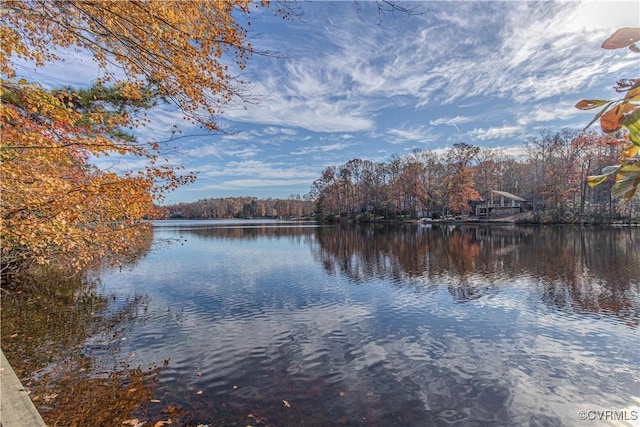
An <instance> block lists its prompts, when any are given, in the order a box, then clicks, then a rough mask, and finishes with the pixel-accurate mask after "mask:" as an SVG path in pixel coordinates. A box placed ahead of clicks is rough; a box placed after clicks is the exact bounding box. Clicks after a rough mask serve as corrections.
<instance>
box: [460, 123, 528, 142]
mask: <svg viewBox="0 0 640 427" xmlns="http://www.w3.org/2000/svg"><path fill="white" fill-rule="evenodd" d="M521 132H522V128H520V127H517V126H502V127H490V128H486V129H480V128H475V129H474V130H472V131H471V132H467V135H469V136H471V137H472V138H476V139H480V140H487V139H502V138H508V137H512V136H514V135H518V134H519V133H521Z"/></svg>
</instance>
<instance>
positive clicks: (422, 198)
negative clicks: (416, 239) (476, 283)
mask: <svg viewBox="0 0 640 427" xmlns="http://www.w3.org/2000/svg"><path fill="white" fill-rule="evenodd" d="M619 156H620V154H619V147H618V144H616V143H615V140H614V139H612V138H611V137H609V136H606V135H602V134H599V133H596V132H581V131H577V130H571V129H562V130H560V131H556V132H552V131H548V130H543V131H541V132H540V134H539V136H537V137H532V138H530V139H528V140H527V141H526V142H525V153H524V155H522V156H519V157H514V156H511V155H508V154H506V153H505V152H504V151H502V150H500V149H491V148H480V147H475V146H472V145H469V144H466V143H457V144H454V145H453V146H452V147H450V148H449V149H447V150H446V151H445V152H444V153H436V152H433V151H428V150H427V151H419V150H414V151H413V152H411V153H410V154H407V155H404V156H398V155H394V156H392V157H391V159H390V160H389V161H387V162H373V161H369V160H361V159H352V160H349V161H348V162H347V163H345V164H343V165H341V166H329V167H327V168H326V169H325V170H324V171H323V173H322V176H321V177H320V178H318V179H317V180H315V181H314V182H313V186H312V190H311V196H312V198H313V199H314V200H315V201H316V213H317V217H318V219H320V220H335V219H338V218H351V219H355V220H363V221H366V220H374V219H394V218H399V217H401V218H417V217H420V216H430V217H433V218H438V217H441V216H444V215H447V214H453V215H466V214H470V213H473V211H472V206H473V205H474V202H475V203H479V202H480V201H481V200H489V198H490V195H491V191H492V190H500V191H507V192H509V193H512V194H514V195H517V196H519V197H521V198H524V199H526V201H527V203H526V205H527V206H528V208H529V209H530V211H531V215H530V220H531V221H554V222H608V221H612V220H625V219H626V220H632V219H637V217H638V215H639V210H640V208H639V206H640V204H639V203H638V197H637V196H636V197H635V198H633V199H632V200H630V201H618V200H615V199H613V198H612V196H611V187H612V185H613V183H614V179H613V178H610V179H609V181H608V182H605V183H603V184H602V185H600V186H598V187H595V188H591V187H590V186H589V185H588V182H587V181H588V180H587V177H588V176H589V175H594V174H598V173H600V170H601V169H602V168H603V167H605V166H607V165H610V164H615V163H616V162H617V161H618V159H619Z"/></svg>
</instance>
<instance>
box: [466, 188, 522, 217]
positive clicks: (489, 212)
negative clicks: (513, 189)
mask: <svg viewBox="0 0 640 427" xmlns="http://www.w3.org/2000/svg"><path fill="white" fill-rule="evenodd" d="M524 202H526V200H525V199H523V198H522V197H518V196H516V195H514V194H511V193H507V192H506V191H498V190H491V195H490V198H489V201H488V202H485V203H480V204H477V205H476V216H477V217H486V218H488V217H491V216H502V215H511V214H515V213H519V212H522V210H523V208H524Z"/></svg>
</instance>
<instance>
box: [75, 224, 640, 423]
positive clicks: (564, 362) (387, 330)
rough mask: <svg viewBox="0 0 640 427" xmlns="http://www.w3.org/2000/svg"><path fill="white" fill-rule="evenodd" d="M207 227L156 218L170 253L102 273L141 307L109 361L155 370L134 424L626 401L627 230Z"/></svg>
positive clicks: (511, 418) (505, 416)
mask: <svg viewBox="0 0 640 427" xmlns="http://www.w3.org/2000/svg"><path fill="white" fill-rule="evenodd" d="M218 224H220V223H203V222H187V221H185V222H167V223H161V224H159V226H158V227H156V228H155V231H154V233H155V239H156V242H162V241H172V242H174V243H175V242H176V241H179V242H180V244H169V245H161V246H158V247H157V249H155V250H153V251H151V252H150V253H149V254H148V255H147V256H146V257H145V258H143V259H141V260H140V261H139V263H138V264H137V265H135V266H131V267H126V268H123V270H122V271H112V272H104V273H103V274H102V276H101V282H102V286H103V291H104V292H105V294H108V295H116V296H117V298H116V300H118V301H119V300H123V296H127V295H129V296H130V295H144V296H145V304H144V309H140V310H137V311H136V316H137V317H136V319H135V321H134V322H129V323H128V324H127V328H126V331H122V335H120V336H119V337H120V339H122V338H125V341H123V342H124V343H126V345H125V346H126V351H120V352H118V353H117V354H116V355H115V357H118V355H122V357H123V358H124V357H129V355H133V356H132V357H131V359H127V360H126V361H127V363H130V364H135V366H138V365H139V366H162V365H163V362H164V361H165V360H168V363H167V364H166V366H162V368H161V369H159V370H158V383H157V387H155V388H154V389H153V391H152V393H153V396H151V397H152V398H153V399H147V400H146V401H145V402H143V403H144V405H143V407H142V408H141V409H139V411H138V412H137V414H136V416H137V417H138V418H139V419H140V420H141V421H143V420H144V421H146V422H147V423H148V424H149V425H153V424H154V423H155V422H157V421H161V420H167V419H170V420H171V421H172V423H173V424H175V425H198V424H205V425H206V424H208V425H255V426H258V425H262V426H265V425H285V426H286V425H312V426H314V425H317V426H326V425H366V426H389V425H400V426H412V425H415V426H425V425H435V426H440V425H461V426H467V425H487V426H494V425H554V426H561V425H567V426H580V425H583V424H584V422H583V421H582V420H580V419H579V418H578V416H577V413H578V411H579V410H600V409H602V410H623V409H625V408H628V407H630V405H633V404H637V403H636V399H640V376H639V374H638V371H639V368H640V362H639V361H638V357H637V348H638V344H640V343H639V342H638V334H637V332H638V331H637V325H638V320H639V317H640V311H639V310H640V281H639V279H638V278H639V277H640V271H639V268H640V267H639V265H640V263H639V262H638V261H640V259H638V257H639V256H640V255H639V254H640V250H639V249H640V248H639V247H638V244H639V243H638V241H639V240H638V239H639V238H640V233H639V231H638V230H621V229H603V230H591V229H589V230H581V229H579V228H522V227H473V226H456V227H437V226H433V227H423V226H417V225H402V226H394V227H391V226H383V225H378V226H374V227H317V226H311V225H309V224H304V225H296V224H278V223H275V222H269V223H267V224H259V223H246V222H242V223H239V224H224V225H223V226H220V225H218ZM95 341H96V338H95V337H94V338H91V339H89V340H87V341H86V343H85V346H86V345H87V343H92V342H95ZM103 356H108V357H113V356H112V355H101V354H98V355H96V356H94V357H95V358H96V359H101V358H102V357H103ZM107 360H109V359H107ZM167 408H172V410H171V411H168V410H167ZM113 421H114V422H113V425H120V424H121V422H122V421H123V420H122V419H118V418H117V417H116V418H114V420H113ZM243 423H244V424H243Z"/></svg>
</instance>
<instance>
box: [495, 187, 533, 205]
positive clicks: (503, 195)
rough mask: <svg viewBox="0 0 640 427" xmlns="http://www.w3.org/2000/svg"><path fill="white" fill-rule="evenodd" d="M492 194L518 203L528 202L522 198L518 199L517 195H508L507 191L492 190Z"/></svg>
mask: <svg viewBox="0 0 640 427" xmlns="http://www.w3.org/2000/svg"><path fill="white" fill-rule="evenodd" d="M491 192H492V193H493V194H497V195H498V196H502V197H504V198H506V199H509V200H515V201H516V202H526V200H525V199H523V198H522V197H518V196H516V195H515V194H511V193H507V192H506V191H498V190H491Z"/></svg>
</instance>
